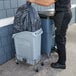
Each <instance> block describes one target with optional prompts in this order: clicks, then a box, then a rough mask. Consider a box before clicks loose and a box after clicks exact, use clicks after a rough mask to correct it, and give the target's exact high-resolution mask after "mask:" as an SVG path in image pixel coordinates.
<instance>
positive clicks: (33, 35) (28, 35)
mask: <svg viewBox="0 0 76 76" xmlns="http://www.w3.org/2000/svg"><path fill="white" fill-rule="evenodd" d="M42 33H43V31H42V29H39V30H37V31H35V32H29V31H24V32H20V33H16V34H14V35H13V38H14V43H15V49H16V57H17V60H18V61H24V60H26V63H28V64H31V65H34V64H35V63H38V62H39V61H40V58H41V34H42Z"/></svg>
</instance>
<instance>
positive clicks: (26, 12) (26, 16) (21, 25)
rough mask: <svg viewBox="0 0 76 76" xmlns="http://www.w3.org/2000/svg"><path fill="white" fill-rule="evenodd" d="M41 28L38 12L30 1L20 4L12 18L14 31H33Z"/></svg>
mask: <svg viewBox="0 0 76 76" xmlns="http://www.w3.org/2000/svg"><path fill="white" fill-rule="evenodd" d="M40 28H41V21H40V17H39V15H38V12H37V11H36V10H35V9H34V7H32V5H31V3H29V2H27V3H26V4H24V5H22V6H20V7H19V8H18V9H17V12H16V15H15V18H14V33H17V32H21V31H31V32H34V31H36V30H38V29H40Z"/></svg>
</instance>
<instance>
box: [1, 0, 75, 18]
mask: <svg viewBox="0 0 76 76" xmlns="http://www.w3.org/2000/svg"><path fill="white" fill-rule="evenodd" d="M71 1H72V3H76V0H71ZM25 2H26V0H0V19H2V18H6V17H10V16H14V14H15V12H16V9H17V7H19V6H20V5H22V4H24V3H25ZM33 6H35V8H36V9H37V10H44V9H47V8H52V7H53V6H49V7H43V6H38V5H35V4H33Z"/></svg>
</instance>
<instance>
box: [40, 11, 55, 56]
mask: <svg viewBox="0 0 76 76" xmlns="http://www.w3.org/2000/svg"><path fill="white" fill-rule="evenodd" d="M39 15H40V18H41V27H42V30H43V34H42V38H41V42H42V43H41V51H42V53H45V54H47V55H48V56H49V54H50V52H51V49H52V48H53V47H54V45H55V27H54V21H53V14H51V12H50V11H39Z"/></svg>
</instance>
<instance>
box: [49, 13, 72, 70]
mask: <svg viewBox="0 0 76 76" xmlns="http://www.w3.org/2000/svg"><path fill="white" fill-rule="evenodd" d="M59 14H61V13H59ZM61 15H62V16H60V15H57V16H56V18H58V20H59V21H60V19H59V17H58V16H60V17H61V22H58V20H55V25H56V27H57V29H56V33H55V34H56V38H55V40H56V44H57V48H58V54H59V60H58V62H57V63H53V64H52V65H51V66H52V67H53V68H61V69H65V62H66V48H65V45H66V30H67V28H68V23H69V22H70V19H71V12H67V13H65V12H64V14H61ZM57 23H58V24H57Z"/></svg>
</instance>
